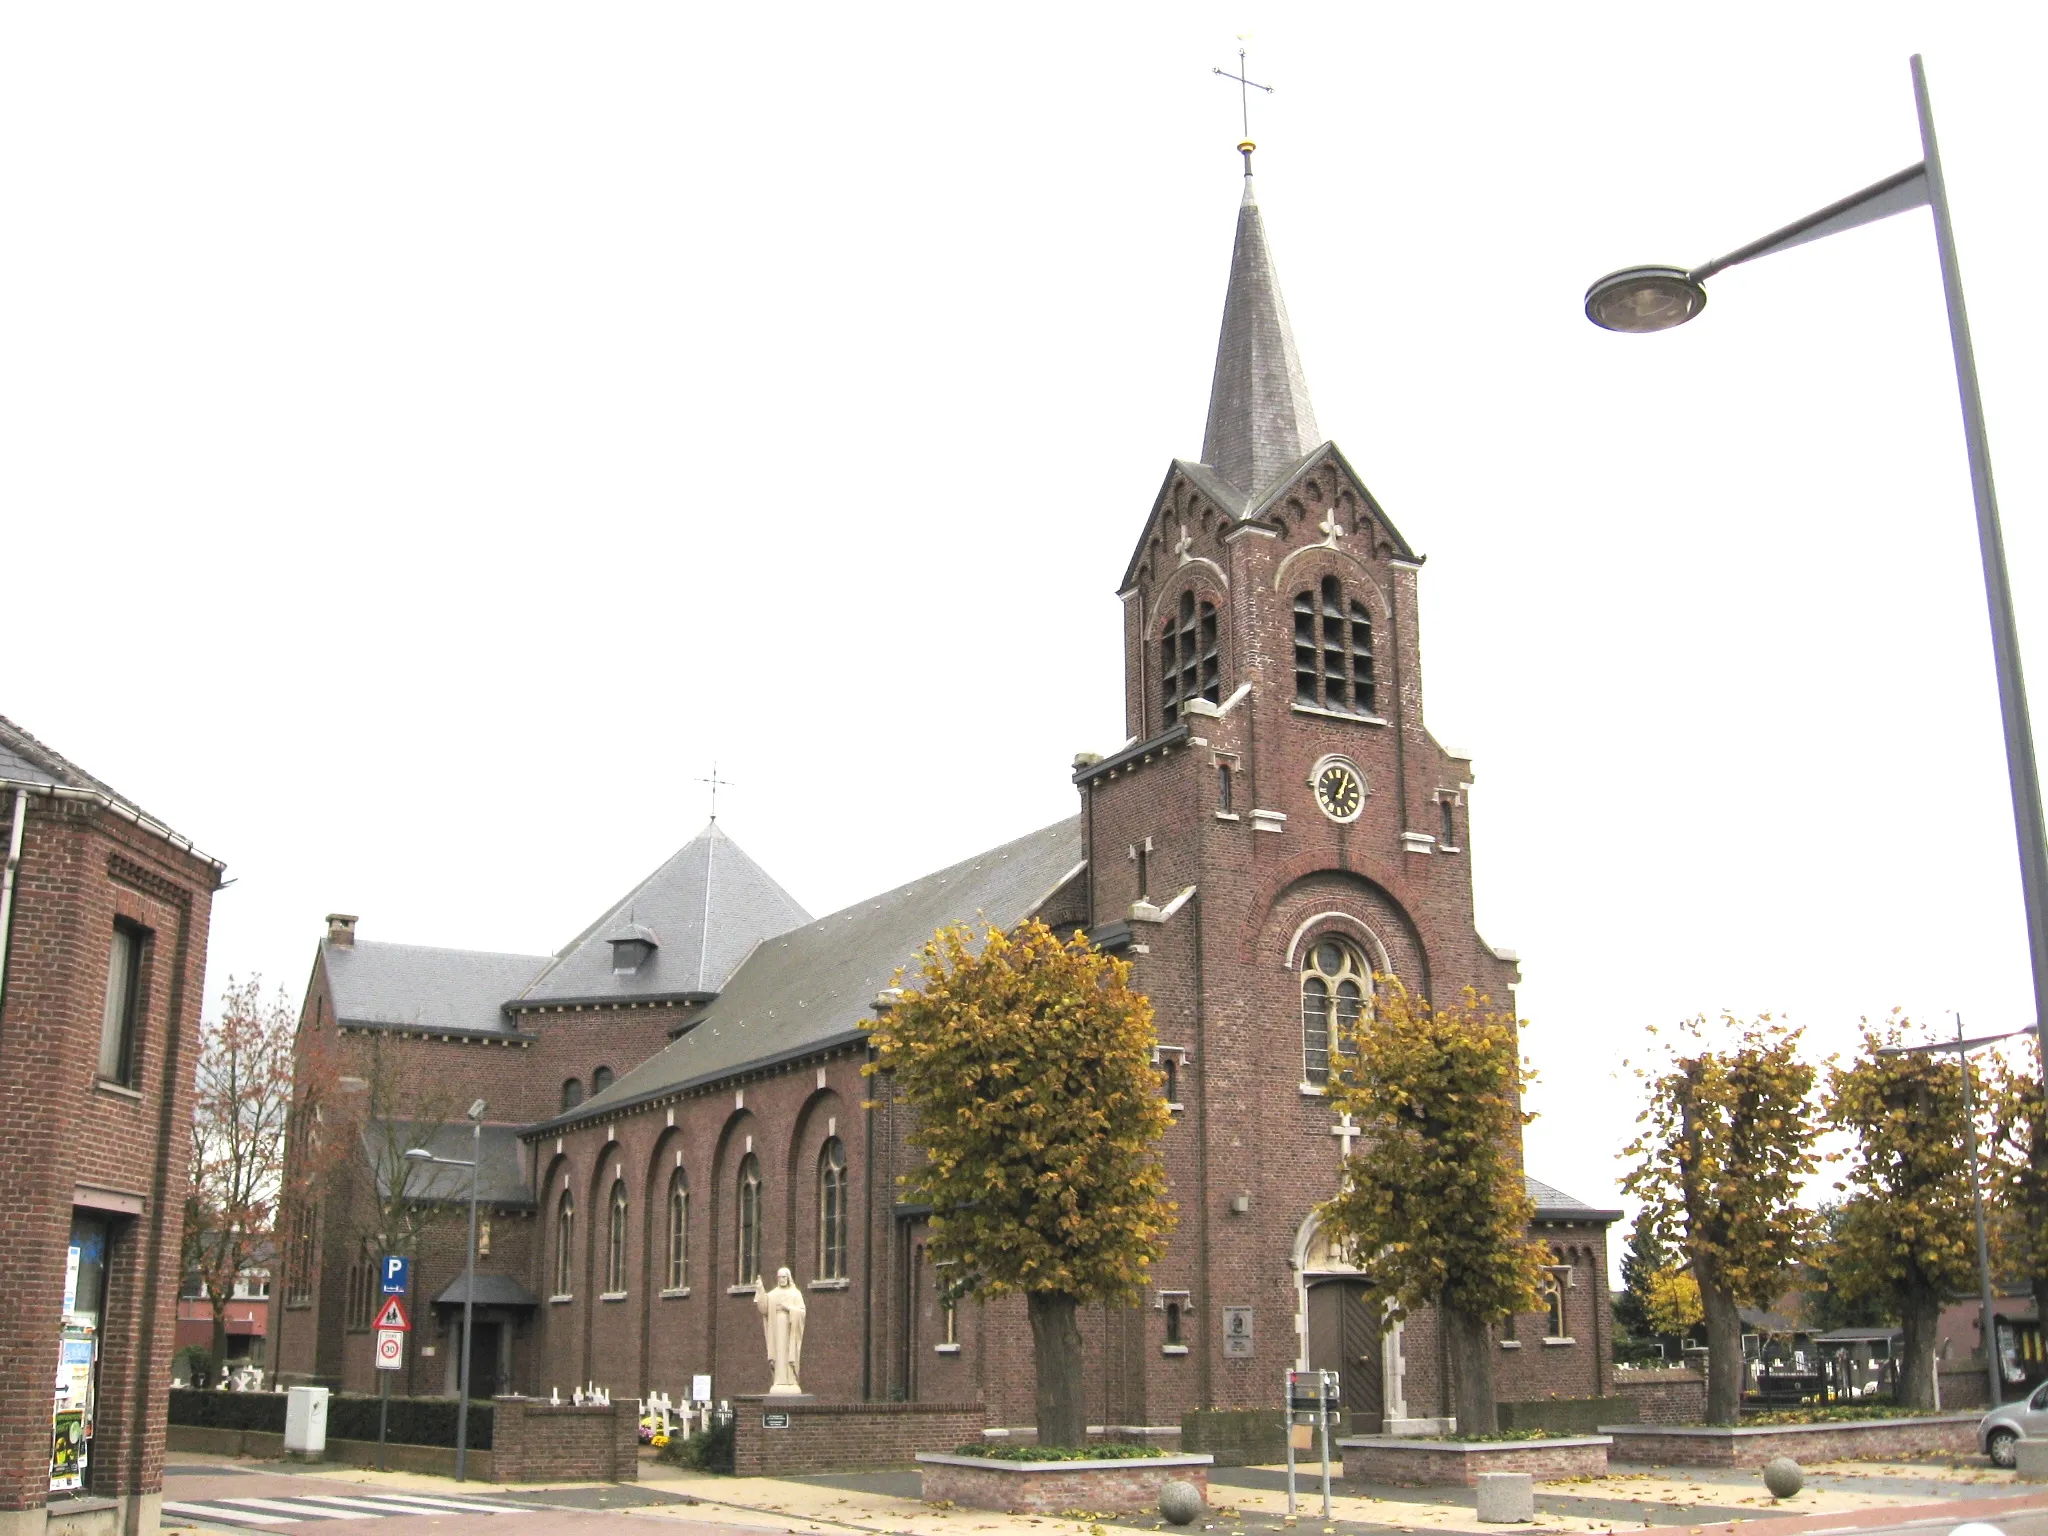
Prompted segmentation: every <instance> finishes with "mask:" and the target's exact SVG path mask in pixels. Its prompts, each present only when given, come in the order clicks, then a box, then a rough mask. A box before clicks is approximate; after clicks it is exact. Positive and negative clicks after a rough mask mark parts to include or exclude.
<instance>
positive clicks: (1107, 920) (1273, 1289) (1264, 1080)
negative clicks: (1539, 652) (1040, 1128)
mask: <svg viewBox="0 0 2048 1536" xmlns="http://www.w3.org/2000/svg"><path fill="white" fill-rule="evenodd" d="M1421 567H1422V559H1421V557H1420V556H1419V555H1417V554H1416V553H1415V551H1414V550H1413V549H1412V548H1411V547H1410V545H1409V543H1408V541H1407V540H1406V539H1405V538H1404V537H1403V536H1402V535H1401V532H1400V530H1399V529H1398V528H1396V527H1395V526H1394V523H1393V521H1392V520H1391V519H1390V518H1389V517H1388V515H1387V513H1386V511H1385V509H1384V508H1382V507H1381V506H1380V504H1379V503H1378V502H1377V501H1376V500H1374V498H1373V495H1372V493H1371V491H1370V490H1369V489H1368V488H1367V487H1366V484H1365V481H1364V479H1363V478H1362V477H1361V476H1360V475H1359V473H1358V472H1357V470H1356V469H1354V468H1353V467H1352V465H1351V464H1350V462H1349V461H1348V460H1346V458H1345V457H1344V455H1343V454H1342V453H1341V452H1340V451H1339V450H1338V448H1337V446H1336V445H1335V444H1334V443H1332V442H1329V441H1326V440H1325V439H1324V438H1323V437H1322V435H1321V433H1320V432H1319V431H1318V429H1317V425H1316V417H1315V411H1314V408H1313V406H1312V405H1311V404H1310V400H1309V391H1308V383H1307V379H1306V377H1305V375H1304V373H1303V370H1302V365H1301V358H1300V353H1299V351H1298V350H1297V348H1296V346H1295V341H1294V334H1293V330H1292V328H1291V326H1290V324H1289V321H1288V316H1287V306H1286V304H1285V302H1284V301H1283V300H1282V298H1281V293H1280V283H1279V278H1278V275H1277V272H1276V270H1275V266H1274V262H1273V257H1272V252H1271V250H1270V248H1269V246H1268V244H1267V239H1266V231H1265V225H1264V222H1263V220H1262V218H1261V216H1260V211H1259V204H1258V197H1257V194H1256V192H1255V190H1254V188H1253V184H1252V180H1251V176H1250V170H1249V156H1248V155H1247V170H1246V177H1245V182H1244V196H1243V202H1242V206H1241V208H1240V210H1239V213H1238V220H1237V236H1236V245H1235V249H1234V250H1233V252H1232V255H1231V264H1230V280H1229V285H1228V288H1227V289H1226V291H1225V295H1224V305H1223V324H1222V329H1221V334H1220V336H1219V338H1218V342H1217V349H1216V365H1215V373H1214V376H1213V380H1212V383H1211V389H1210V399H1209V415H1208V422H1207V428H1206V431H1205V433H1204V436H1203V446H1202V457H1201V459H1200V460H1199V461H1194V460H1184V459H1182V460H1175V461H1174V462H1173V463H1172V465H1171V466H1170V467H1169V468H1168V470H1167V472H1166V477H1165V481H1164V483H1163V484H1162V485H1161V486H1160V488H1159V492H1158V495H1157V496H1156V497H1155V499H1154V501H1153V503H1152V507H1151V510H1150V512H1149V513H1148V515H1147V516H1146V519H1145V523H1144V527H1143V530H1142V532H1141V533H1140V536H1139V538H1138V541H1137V546H1136V548H1135V550H1134V551H1133V552H1132V554H1131V557H1130V561H1129V564H1128V566H1127V568H1126V570H1125V573H1124V578H1123V583H1122V586H1121V589H1120V591H1119V593H1118V596H1119V598H1120V599H1121V601H1122V603H1123V605H1124V646H1123V662H1124V677H1125V714H1126V732H1127V736H1128V740H1127V743H1126V745H1125V746H1124V747H1123V748H1122V749H1120V750H1119V751H1117V752H1115V753H1113V754H1110V755H1108V756H1106V757H1102V758H1099V759H1095V758H1086V757H1084V758H1083V759H1081V760H1079V761H1078V762H1077V764H1076V771H1075V782H1076V784H1077V786H1078V787H1079V789H1080V792H1081V797H1082V811H1083V825H1084V837H1085V841H1086V846H1087V850H1088V855H1089V860H1088V866H1087V868H1088V876H1087V878H1088V880H1089V882H1090V886H1089V898H1090V902H1091V911H1092V915H1093V921H1094V933H1095V935H1096V937H1097V938H1098V940H1099V941H1100V942H1102V943H1104V944H1105V945H1106V946H1110V947H1117V946H1122V947H1123V948H1124V949H1125V950H1126V952H1127V953H1128V954H1129V956H1130V957H1131V959H1132V961H1133V965H1134V969H1135V980H1136V981H1137V983H1138V985H1140V986H1141V987H1142V988H1143V989H1144V990H1145V991H1146V992H1147V993H1148V994H1149V995H1150V996H1151V998H1152V1000H1153V1004H1154V1007H1155V1010H1156V1015H1157V1021H1158V1029H1159V1037H1160V1041H1161V1047H1160V1049H1161V1066H1162V1070H1163V1071H1164V1072H1165V1073H1166V1076H1167V1081H1168V1085H1169V1086H1168V1094H1169V1097H1170V1098H1172V1099H1173V1100H1174V1101H1175V1103H1176V1106H1177V1107H1176V1112H1175V1124H1174V1126H1173V1129H1172V1130H1171V1131H1169V1132H1168V1134H1167V1137H1166V1141H1165V1155H1166V1158H1167V1161H1168V1164H1169V1170H1170V1173H1171V1175H1172V1179H1173V1183H1174V1190H1175V1197H1176V1199H1177V1200H1178V1201H1179V1205H1180V1225H1179V1229H1178V1230H1177V1231H1176V1233H1175V1234H1174V1236H1173V1239H1172V1247H1171V1251H1170V1252H1169V1254H1168V1255H1167V1257H1166V1259H1165V1260H1164V1261H1163V1262H1162V1264H1161V1265H1160V1267H1159V1269H1158V1271H1157V1273H1156V1274H1155V1276H1154V1285H1155V1287H1156V1288H1157V1289H1156V1293H1155V1294H1154V1295H1153V1296H1151V1297H1148V1306H1147V1308H1145V1309H1141V1312H1140V1314H1139V1317H1138V1320H1137V1321H1136V1322H1135V1323H1134V1324H1133V1327H1134V1328H1136V1330H1137V1334H1136V1335H1134V1336H1133V1337H1132V1338H1130V1339H1129V1340H1127V1341H1125V1345H1124V1348H1123V1349H1122V1350H1121V1351H1120V1350H1119V1348H1118V1345H1117V1341H1116V1339H1115V1332H1116V1330H1115V1326H1114V1324H1113V1322H1112V1321H1110V1320H1108V1319H1105V1326H1106V1327H1107V1328H1109V1330H1110V1334H1111V1337H1110V1339H1109V1340H1108V1341H1106V1344H1105V1347H1106V1349H1108V1351H1109V1358H1110V1359H1111V1360H1115V1359H1119V1358H1123V1359H1128V1360H1131V1361H1132V1362H1134V1364H1135V1363H1136V1362H1139V1361H1142V1363H1143V1369H1142V1370H1139V1369H1133V1370H1131V1371H1129V1372H1128V1373H1127V1374H1126V1376H1125V1378H1124V1380H1125V1390H1126V1391H1127V1393H1128V1394H1129V1395H1128V1397H1127V1399H1126V1400H1125V1401H1123V1402H1121V1403H1117V1402H1109V1403H1105V1405H1104V1410H1105V1411H1106V1412H1109V1413H1110V1414H1112V1415H1113V1417H1112V1418H1111V1419H1110V1421H1109V1422H1124V1423H1134V1424H1148V1423H1149V1424H1160V1423H1169V1422H1174V1421H1177V1420H1178V1419H1179V1417H1180V1416H1181V1414H1183V1413H1185V1412H1187V1411H1189V1410H1191V1409H1198V1408H1222V1409H1227V1408H1232V1407H1239V1406H1242V1407H1252V1406H1262V1405H1265V1404H1268V1403H1270V1402H1271V1400H1272V1396H1273V1392H1274V1390H1275V1386H1274V1383H1275V1382H1276V1381H1277V1379H1278V1373H1279V1372H1280V1371H1281V1370H1283V1369H1285V1368H1287V1367H1289V1366H1292V1365H1296V1364H1300V1365H1304V1366H1306V1365H1309V1364H1311V1363H1313V1364H1315V1365H1318V1366H1320V1365H1325V1364H1327V1365H1330V1366H1333V1367H1337V1366H1341V1369H1342V1371H1343V1375H1344V1378H1345V1380H1344V1392H1345V1400H1346V1404H1347V1409H1348V1410H1349V1412H1350V1414H1351V1415H1352V1417H1351V1423H1352V1424H1353V1426H1354V1427H1357V1428H1362V1429H1363V1430H1364V1432H1368V1433H1376V1432H1378V1431H1379V1429H1380V1427H1381V1425H1382V1424H1384V1425H1385V1426H1387V1427H1388V1428H1390V1429H1401V1430H1408V1431H1419V1430H1421V1429H1422V1428H1424V1427H1425V1426H1426V1425H1428V1424H1429V1423H1430V1422H1431V1421H1433V1420H1436V1419H1438V1418H1440V1417H1441V1416H1442V1415H1444V1414H1446V1413H1448V1412H1449V1408H1448V1403H1447V1398H1446V1395H1445V1393H1444V1391H1443V1377H1442V1371H1441V1369H1440V1366H1439V1362H1440V1361H1441V1359H1442V1350H1441V1348H1440V1347H1439V1343H1438V1341H1437V1339H1436V1337H1435V1332H1434V1330H1435V1321H1434V1319H1433V1318H1432V1317H1430V1316H1429V1315H1427V1314H1423V1315H1420V1316H1417V1317H1413V1318H1411V1319H1410V1320H1409V1321H1408V1322H1407V1323H1406V1324H1405V1325H1404V1326H1403V1327H1400V1328H1397V1329H1396V1330H1395V1331H1394V1332H1393V1333H1391V1334H1390V1335H1388V1336H1386V1337H1385V1339H1384V1340H1382V1339H1381V1337H1380V1336H1379V1333H1378V1328H1377V1316H1376V1314H1374V1315H1371V1316H1368V1315H1367V1312H1366V1310H1365V1309H1367V1308H1368V1307H1369V1306H1371V1305H1374V1304H1373V1303H1370V1302H1369V1301H1368V1299H1367V1293H1366V1288H1365V1287H1364V1285H1363V1284H1362V1283H1361V1280H1360V1275H1359V1272H1358V1270H1357V1269H1356V1268H1355V1267H1354V1266H1353V1265H1351V1264H1350V1263H1348V1262H1347V1261H1346V1260H1345V1259H1344V1258H1343V1257H1342V1256H1341V1255H1339V1254H1333V1253H1332V1252H1331V1251H1330V1248H1329V1245H1328V1244H1327V1243H1326V1242H1323V1241H1322V1240H1321V1239H1320V1238H1319V1235H1318V1232H1317V1230H1316V1226H1315V1222H1314V1219H1313V1216H1312V1214H1311V1211H1312V1208H1313V1207H1314V1205H1316V1204H1317V1203H1318V1202H1320V1201H1323V1200H1326V1199H1328V1198H1329V1197H1330V1196H1331V1195H1333V1194H1334V1193H1335V1192H1336V1190H1337V1185H1338V1177H1339V1165H1340V1157H1341V1155H1342V1153H1343V1151H1344V1150H1346V1149H1348V1148H1349V1147H1350V1146H1351V1142H1352V1135H1351V1133H1350V1131H1349V1128H1348V1126H1347V1125H1344V1124H1338V1123H1336V1121H1335V1117H1334V1116H1333V1115H1332V1114H1331V1112H1330V1109H1329V1106H1328V1103H1327V1099H1326V1096H1325V1088H1324V1083H1325V1079H1326V1078H1327V1075H1328V1070H1329V1051H1330V1041H1331V1036H1332V1034H1333V1032H1334V1030H1335V1029H1336V1028H1337V1027H1338V1026H1339V1025H1341V1024H1343V1023H1345V1022H1347V1021H1348V1020H1351V1019H1354V1018H1356V1017H1358V1015H1359V1013H1360V1012H1361V1011H1362V1010H1363V1009H1364V1008H1365V1007H1366V1006H1367V1000H1368V998H1369V995H1370V993H1371V991H1372V989H1373V986H1374V981H1373V977H1374V976H1375V974H1377V975H1380V976H1395V977H1398V978H1400V980H1401V981H1402V983H1403V984H1405V985H1406V986H1407V987H1408V988H1409V989H1410V990H1411V991H1413V992H1418V993H1421V994H1423V995H1426V996H1428V997H1431V998H1433V999H1445V1000H1451V999H1456V998H1457V997H1458V996H1459V994H1460V993H1461V991H1462V990H1463V989H1464V988H1465V987H1467V986H1471V987H1474V988H1476V989H1477V990H1478V991H1480V992H1481V993H1485V994H1488V995H1490V996H1491V997H1492V998H1493V999H1494V1000H1495V1001H1496V1002H1497V1003H1499V1004H1501V1005H1503V1006H1510V1005H1511V1002H1512V999H1511V996H1510V994H1511V989H1512V988H1513V987H1514V985H1515V981H1516V974H1517V972H1516V964H1515V957H1514V956H1513V955H1512V954H1511V953H1509V952H1507V951H1504V950H1496V949H1494V948H1493V947H1492V946H1490V945H1489V944H1487V943H1486V942H1485V940H1483V939H1482V938H1481V937H1480V936H1479V934H1478V932H1477V931H1476V930H1475V928H1474V926H1473V910H1472V878H1471V868H1470V849H1471V847H1472V837H1471V822H1470V820H1469V815H1468V812H1469V806H1468V798H1469V795H1470V792H1471V784H1472V767H1471V764H1470V763H1469V762H1468V761H1466V760H1465V759H1462V758H1459V757H1457V756H1454V755H1453V754H1452V753H1450V752H1447V751H1446V750H1445V749H1444V748H1443V747H1442V746H1441V745H1439V744H1438V743H1437V741H1436V740H1435V738H1433V737H1432V736H1431V735H1430V733H1429V731H1428V729H1427V727H1426V726H1425V725H1424V723H1423V713H1422V664H1421V646H1420V638H1419V629H1418V623H1417V586H1418V577H1419V575H1420V572H1421ZM1586 1284H1587V1285H1588V1286H1593V1285H1594V1284H1595V1281H1594V1279H1593V1277H1592V1276H1590V1275H1589V1276H1588V1277H1587V1279H1586ZM1155 1334H1156V1335H1158V1337H1154V1335H1155ZM1169 1336H1170V1341H1169V1342H1165V1343H1162V1342H1161V1341H1162V1340H1163V1339H1169ZM1585 1342H1586V1344H1587V1345H1588V1346H1591V1345H1592V1341H1591V1340H1590V1339H1589V1340H1587V1341H1585ZM1175 1350H1178V1352H1177V1353H1176V1352H1175ZM1531 1353H1532V1356H1533V1358H1532V1360H1531V1362H1530V1363H1531V1364H1532V1365H1534V1364H1541V1365H1543V1366H1544V1367H1545V1368H1546V1370H1545V1376H1544V1380H1543V1381H1542V1382H1541V1383H1538V1382H1535V1381H1532V1382H1530V1383H1529V1384H1528V1386H1529V1389H1530V1395H1542V1394H1543V1393H1545V1392H1555V1393H1558V1394H1559V1395H1572V1396H1578V1395H1598V1393H1599V1392H1600V1390H1601V1389H1602V1388H1601V1383H1602V1381H1603V1380H1604V1377H1602V1375H1601V1370H1602V1367H1601V1365H1600V1364H1599V1362H1598V1361H1597V1359H1596V1358H1595V1356H1596V1354H1597V1353H1598V1352H1597V1350H1596V1349H1595V1348H1592V1347H1588V1348H1587V1349H1585V1350H1584V1351H1583V1353H1584V1356H1585V1358H1584V1359H1583V1360H1582V1361H1575V1362H1574V1366H1573V1369H1574V1370H1575V1371H1576V1372H1577V1373H1578V1374H1579V1375H1583V1376H1584V1378H1585V1379H1584V1380H1583V1381H1582V1382H1575V1381H1569V1380H1564V1379H1562V1378H1560V1379H1558V1380H1556V1381H1551V1380H1550V1379H1549V1378H1550V1377H1551V1376H1554V1375H1556V1374H1557V1372H1556V1371H1555V1370H1554V1369H1551V1368H1553V1367H1558V1366H1562V1365H1563V1364H1564V1363H1565V1362H1564V1361H1563V1359H1562V1353H1561V1351H1556V1350H1553V1351H1544V1350H1536V1351H1532V1352H1531ZM1500 1385H1501V1388H1502V1393H1503V1396H1504V1397H1513V1396H1520V1395H1523V1394H1522V1393H1521V1392H1519V1391H1517V1390H1516V1388H1517V1380H1516V1372H1515V1371H1514V1370H1512V1369H1510V1368H1509V1367H1508V1362H1507V1361H1506V1360H1505V1359H1504V1360H1503V1368H1502V1372H1501V1376H1500ZM1539 1389H1540V1390H1539ZM1490 1427H1491V1426H1489V1428H1490Z"/></svg>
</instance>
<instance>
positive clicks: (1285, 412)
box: [1202, 155, 1322, 498]
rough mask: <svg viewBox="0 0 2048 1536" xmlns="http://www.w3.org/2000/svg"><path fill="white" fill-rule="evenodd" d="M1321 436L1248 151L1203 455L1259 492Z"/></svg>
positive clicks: (1243, 487) (1249, 491) (1244, 487)
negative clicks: (1283, 295)
mask: <svg viewBox="0 0 2048 1536" xmlns="http://www.w3.org/2000/svg"><path fill="white" fill-rule="evenodd" d="M1321 441H1322V438H1321V436H1320V435H1319V434H1318V433H1317V431H1316V413H1315V408H1314V407H1313V406H1312V405H1310V404H1309V399H1308V380H1307V379H1306V378H1304V377H1303V376H1302V371H1301V354H1300V353H1299V352H1297V351H1296V350H1295V347H1294V331H1293V328H1292V327H1290V326H1289V325H1288V323H1287V305H1286V303H1285V302H1284V301H1283V300H1282V299H1281V297H1280V277H1279V274H1278V273H1276V272H1275V271H1274V270H1273V254H1272V252H1271V251H1269V250H1268V249H1267V248H1266V226H1265V224H1264V222H1263V221H1262V220H1261V219H1260V218H1259V199H1258V194H1257V193H1256V192H1254V191H1253V190H1252V178H1251V157H1250V156H1249V155H1247V156H1246V157H1245V178H1244V203H1243V206H1242V207H1240V208H1239V209H1238V212H1237V244H1236V246H1235V248H1234V249H1233V250H1232V251H1231V253H1230V288H1229V291H1228V292H1226V293H1225V294H1224V297H1223V334H1222V335H1221V337H1220V338H1218V340H1217V343H1216V375H1215V378H1214V380H1213V381H1212V382H1211V384H1210V386H1209V427H1208V431H1207V432H1206V433H1204V435H1203V437H1202V462H1203V463H1205V464H1207V465H1208V466H1209V467H1210V468H1212V469H1214V470H1215V471H1216V472H1217V473H1218V474H1220V475H1222V476H1223V478H1224V479H1226V480H1228V481H1229V482H1230V483H1231V484H1232V485H1234V486H1236V487H1237V488H1238V489H1239V490H1240V491H1243V492H1244V493H1245V495H1246V496H1247V497H1254V498H1255V497H1257V496H1258V495H1259V493H1260V492H1262V491H1264V490H1266V489H1268V488H1269V487H1270V486H1272V485H1273V483H1274V482H1275V481H1277V480H1278V479H1279V478H1280V476H1281V474H1282V473H1283V472H1285V471H1286V470H1287V469H1288V468H1289V467H1290V466H1291V465H1293V464H1294V463H1295V461H1296V460H1298V459H1300V458H1301V457H1302V456H1303V455H1304V454H1306V453H1307V452H1308V451H1309V450H1310V449H1311V448H1314V447H1316V446H1317V445H1318V444H1319V443H1320V442H1321Z"/></svg>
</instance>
